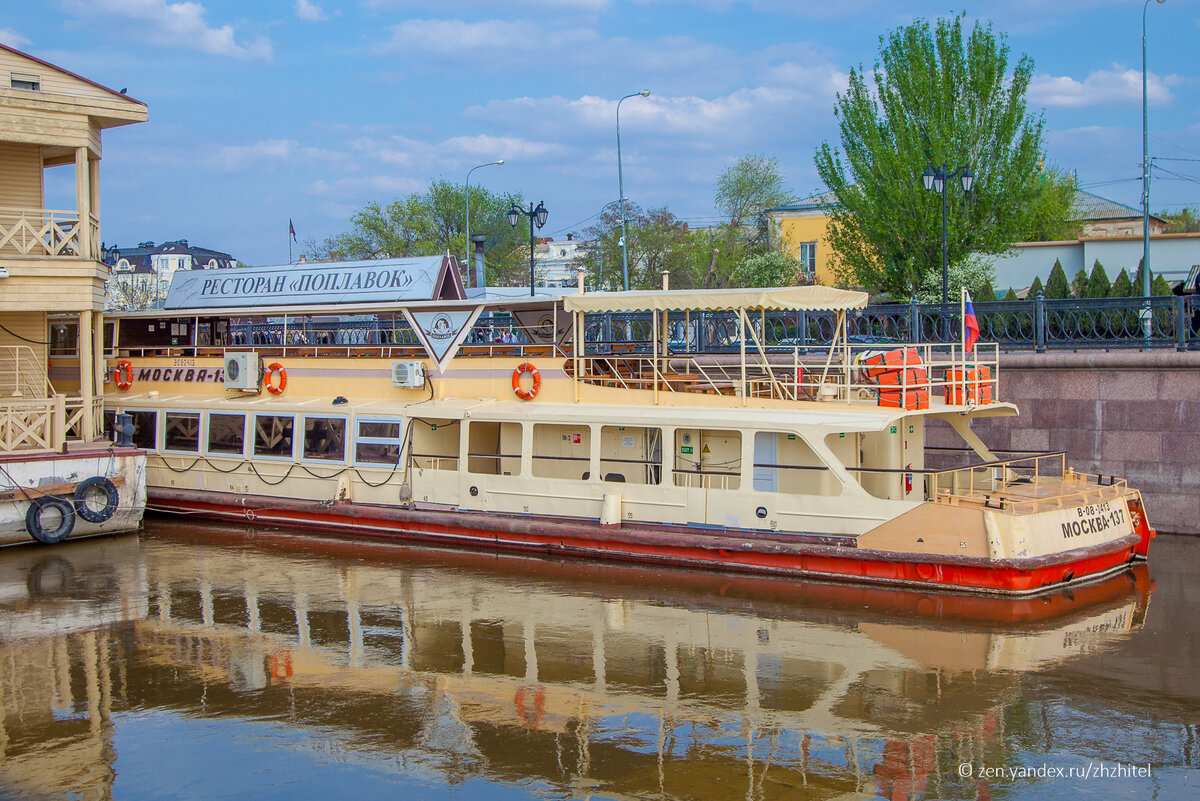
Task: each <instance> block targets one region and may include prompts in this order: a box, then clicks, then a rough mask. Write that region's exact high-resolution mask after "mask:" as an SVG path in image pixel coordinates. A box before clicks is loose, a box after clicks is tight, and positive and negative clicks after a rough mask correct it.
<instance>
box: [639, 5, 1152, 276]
mask: <svg viewBox="0 0 1200 801" xmlns="http://www.w3.org/2000/svg"><path fill="white" fill-rule="evenodd" d="M1160 2H1161V0H1160ZM649 96H650V90H649V89H643V90H642V91H640V92H634V93H633V94H630V95H625V96H624V97H622V98H621V99H620V100H618V101H617V200H618V202H620V204H621V278H622V281H623V283H624V288H625V289H626V290H628V289H629V258H628V257H627V256H626V251H625V238H626V229H625V176H624V175H623V174H622V172H621V104H622V103H624V102H625V101H626V100H628V99H629V98H631V97H649Z"/></svg>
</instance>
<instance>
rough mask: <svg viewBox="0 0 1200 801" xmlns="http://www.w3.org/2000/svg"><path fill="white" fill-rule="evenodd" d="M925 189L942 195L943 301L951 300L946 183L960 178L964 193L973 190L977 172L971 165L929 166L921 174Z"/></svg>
mask: <svg viewBox="0 0 1200 801" xmlns="http://www.w3.org/2000/svg"><path fill="white" fill-rule="evenodd" d="M921 178H922V179H923V180H924V182H925V189H926V190H927V191H930V192H937V193H938V194H939V195H941V196H942V303H949V302H950V254H949V249H948V246H947V244H946V184H948V183H950V182H951V181H953V180H954V179H955V178H959V179H961V181H962V190H963V194H964V195H965V194H967V193H969V192H970V191H971V187H972V186H974V185H975V174H974V173H973V172H971V168H970V167H959V168H958V169H956V170H951V169H949V168H948V167H946V165H945V164H943V165H942V166H941V167H934V166H932V165H931V166H927V167H926V168H925V172H924V173H922V174H921Z"/></svg>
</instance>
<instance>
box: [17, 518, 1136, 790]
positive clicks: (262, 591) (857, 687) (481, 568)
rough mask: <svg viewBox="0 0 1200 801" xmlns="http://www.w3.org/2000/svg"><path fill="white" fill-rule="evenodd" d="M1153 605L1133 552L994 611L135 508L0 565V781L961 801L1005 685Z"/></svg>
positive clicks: (970, 601)
mask: <svg viewBox="0 0 1200 801" xmlns="http://www.w3.org/2000/svg"><path fill="white" fill-rule="evenodd" d="M1150 594H1151V583H1150V580H1149V578H1148V574H1147V573H1146V568H1145V566H1137V567H1135V568H1134V570H1133V572H1131V573H1124V574H1120V575H1118V576H1115V577H1113V578H1112V579H1110V580H1108V581H1106V582H1104V583H1100V584H1093V585H1086V586H1079V587H1074V588H1072V589H1071V590H1070V591H1069V592H1068V591H1064V592H1061V593H1057V594H1050V595H1045V596H1040V597H1037V598H1032V599H1024V600H1007V599H1000V598H988V597H980V596H967V597H958V596H939V595H922V594H920V593H912V592H904V591H893V590H886V589H877V588H863V587H855V586H851V585H837V584H828V585H826V584H813V583H807V584H806V583H803V582H796V581H793V580H781V579H772V578H756V577H731V576H723V575H709V574H703V573H693V572H687V571H677V570H671V571H664V570H653V569H648V568H644V567H624V566H615V565H607V564H592V563H574V562H570V563H559V562H554V561H548V560H542V559H533V558H522V557H512V556H496V555H492V554H489V555H480V554H472V553H461V552H454V551H443V550H434V549H417V548H396V547H391V546H365V545H362V544H358V543H346V542H340V541H333V540H328V541H326V540H314V539H313V538H311V537H310V536H308V535H305V536H304V537H303V538H300V537H293V536H292V535H290V534H288V533H285V532H268V533H263V532H257V533H254V532H249V531H246V530H243V529H240V528H230V527H212V526H205V527H204V528H203V529H200V528H197V529H195V530H193V531H183V532H181V533H179V532H177V533H171V532H168V530H167V529H166V527H165V526H164V525H163V524H161V523H154V522H152V523H151V525H150V526H149V527H148V530H147V532H146V533H144V534H143V535H142V537H141V539H138V538H137V537H120V538H115V539H109V540H105V541H89V542H78V543H71V544H68V545H67V546H65V547H60V548H57V549H55V550H54V551H53V552H52V553H51V552H46V551H41V550H37V551H33V550H29V549H23V550H22V551H21V552H20V553H11V552H9V553H4V554H2V555H0V704H2V708H0V721H2V723H3V725H2V726H0V795H3V794H4V793H5V792H9V793H14V794H18V795H22V796H45V797H55V798H67V797H71V798H111V797H114V796H116V797H142V796H161V795H180V796H183V795H189V794H190V795H194V796H197V795H202V796H204V797H222V796H224V797H239V796H240V795H244V794H248V793H253V794H265V795H267V796H272V795H278V794H279V793H281V792H282V791H284V790H285V789H286V788H287V787H289V786H292V785H294V784H296V783H299V786H301V787H308V788H313V787H318V786H328V787H330V788H333V789H336V795H338V796H340V797H362V796H370V795H372V794H376V795H387V796H392V795H397V794H399V793H401V792H407V791H411V790H413V789H414V788H415V789H417V790H419V791H420V793H421V795H420V797H437V796H439V794H443V793H444V794H447V795H449V794H451V793H453V794H455V797H468V798H470V797H484V796H486V795H487V792H486V790H487V789H488V788H490V790H491V791H492V792H495V791H496V789H497V788H496V787H495V785H505V786H507V787H508V790H507V792H509V793H511V794H520V793H522V792H524V793H526V794H527V795H528V796H531V797H561V796H563V795H567V796H572V797H576V796H578V797H583V796H587V795H588V794H594V795H596V796H600V797H604V798H644V797H649V796H656V795H659V794H662V795H663V796H664V797H670V798H714V799H715V798H730V797H738V798H740V797H747V798H782V797H786V798H829V797H835V796H836V797H845V798H860V797H874V796H876V795H883V796H885V797H888V798H893V799H899V798H929V797H963V796H967V797H975V796H976V795H977V794H979V793H980V792H985V793H986V790H987V788H983V787H982V786H979V785H976V784H975V783H972V782H970V781H968V780H966V779H963V778H960V777H959V776H958V774H957V773H956V771H955V767H956V766H957V765H958V763H960V762H962V761H963V760H967V759H981V758H983V757H985V756H987V757H989V760H988V761H990V762H991V763H993V764H1000V763H1003V762H1004V759H1005V756H1006V753H1005V749H1006V748H1008V747H1009V746H1007V745H1006V738H1005V727H1006V725H1007V724H1006V715H1005V708H1006V706H1007V705H1009V704H1011V703H1012V702H1013V701H1014V700H1016V699H1018V698H1019V697H1020V683H1021V680H1022V676H1023V674H1026V673H1028V672H1031V671H1042V670H1046V669H1050V668H1053V667H1055V666H1057V665H1060V664H1062V663H1064V662H1066V661H1068V660H1071V659H1073V658H1075V657H1078V656H1080V655H1082V654H1086V653H1089V652H1095V651H1099V650H1102V649H1108V648H1113V647H1116V646H1118V645H1119V644H1120V643H1121V642H1122V641H1123V639H1124V638H1125V637H1126V636H1127V635H1128V634H1129V633H1130V632H1131V631H1133V630H1135V629H1137V628H1139V627H1140V626H1141V624H1142V621H1143V619H1144V616H1145V613H1146V609H1147V605H1148V603H1149V599H1150ZM309 783H313V784H309ZM481 787H482V788H483V789H480V788H481ZM449 788H453V790H451V789H449ZM332 791H333V790H332V789H331V792H332ZM306 794H307V791H305V792H299V793H298V796H304V795H306Z"/></svg>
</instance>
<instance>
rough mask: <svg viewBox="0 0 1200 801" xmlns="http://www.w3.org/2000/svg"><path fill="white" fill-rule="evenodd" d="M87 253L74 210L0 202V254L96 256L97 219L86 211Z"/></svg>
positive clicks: (11, 255)
mask: <svg viewBox="0 0 1200 801" xmlns="http://www.w3.org/2000/svg"><path fill="white" fill-rule="evenodd" d="M88 224H89V229H90V230H89V234H90V236H89V237H87V241H88V242H89V247H88V251H89V252H87V253H84V252H83V246H82V244H81V241H80V234H81V232H82V228H81V226H80V224H79V213H78V212H77V211H59V210H55V209H19V208H12V207H6V206H0V258H2V257H5V256H8V257H18V258H35V259H36V258H56V259H61V258H76V259H89V260H92V261H99V260H100V220H99V218H98V217H96V216H95V215H94V214H89V215H88Z"/></svg>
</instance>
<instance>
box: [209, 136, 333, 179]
mask: <svg viewBox="0 0 1200 801" xmlns="http://www.w3.org/2000/svg"><path fill="white" fill-rule="evenodd" d="M349 161H350V159H349V156H347V155H346V154H345V153H339V152H337V151H333V150H323V149H321V148H317V147H303V146H301V145H300V143H299V142H297V141H296V140H295V139H265V140H263V141H261V142H255V143H254V144H252V145H225V146H222V147H218V148H217V149H216V150H215V152H213V153H212V155H211V156H210V157H209V158H208V166H209V167H212V168H213V169H217V170H230V171H231V170H240V169H245V168H247V167H250V166H257V167H262V166H264V165H267V164H272V163H275V164H289V163H297V162H307V163H315V162H322V163H326V164H332V165H338V166H346V165H348V164H349Z"/></svg>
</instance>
